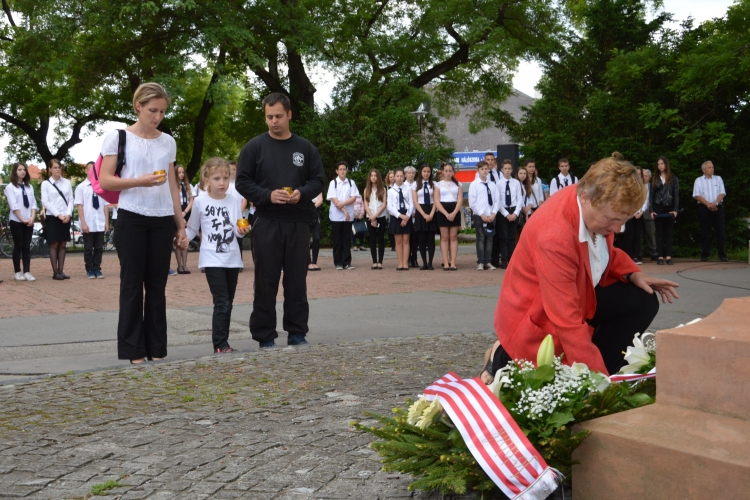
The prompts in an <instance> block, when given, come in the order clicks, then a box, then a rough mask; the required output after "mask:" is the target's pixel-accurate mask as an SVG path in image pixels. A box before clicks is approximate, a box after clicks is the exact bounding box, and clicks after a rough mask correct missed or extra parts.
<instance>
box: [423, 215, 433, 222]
mask: <svg viewBox="0 0 750 500" xmlns="http://www.w3.org/2000/svg"><path fill="white" fill-rule="evenodd" d="M424 220H425V222H432V214H427V215H425V216H424Z"/></svg>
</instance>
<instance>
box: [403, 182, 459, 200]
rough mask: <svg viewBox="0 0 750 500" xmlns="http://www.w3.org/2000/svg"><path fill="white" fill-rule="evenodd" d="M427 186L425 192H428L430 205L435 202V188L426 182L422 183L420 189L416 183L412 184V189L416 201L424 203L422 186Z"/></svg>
mask: <svg viewBox="0 0 750 500" xmlns="http://www.w3.org/2000/svg"><path fill="white" fill-rule="evenodd" d="M451 184H453V183H451ZM425 186H427V192H428V193H429V194H430V205H432V204H434V203H435V190H434V189H433V188H432V186H430V185H429V184H428V183H426V182H423V183H422V189H417V183H416V182H415V183H414V185H413V186H412V190H413V191H414V192H415V193H417V203H419V204H420V205H424V204H425V203H424V188H425Z"/></svg>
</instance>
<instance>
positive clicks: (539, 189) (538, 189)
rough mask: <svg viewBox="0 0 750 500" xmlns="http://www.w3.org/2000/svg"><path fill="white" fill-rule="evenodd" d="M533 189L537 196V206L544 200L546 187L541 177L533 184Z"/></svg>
mask: <svg viewBox="0 0 750 500" xmlns="http://www.w3.org/2000/svg"><path fill="white" fill-rule="evenodd" d="M531 191H532V192H533V193H534V196H535V197H536V202H537V205H536V206H539V202H540V201H544V187H543V186H542V179H540V178H539V177H537V178H536V180H535V181H534V184H532V185H531Z"/></svg>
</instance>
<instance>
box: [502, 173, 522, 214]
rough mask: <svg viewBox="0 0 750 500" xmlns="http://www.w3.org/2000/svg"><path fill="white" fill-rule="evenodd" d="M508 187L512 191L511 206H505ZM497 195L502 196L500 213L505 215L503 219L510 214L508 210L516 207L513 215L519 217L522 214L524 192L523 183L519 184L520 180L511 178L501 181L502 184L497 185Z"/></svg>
mask: <svg viewBox="0 0 750 500" xmlns="http://www.w3.org/2000/svg"><path fill="white" fill-rule="evenodd" d="M506 186H507V187H508V188H509V189H510V205H507V206H506V204H505V191H506V189H505V187H506ZM496 187H497V193H498V195H499V196H500V213H501V214H503V217H507V216H508V214H510V212H509V211H508V210H507V209H508V208H511V207H515V209H514V210H513V213H514V214H516V215H518V214H520V213H521V209H522V208H523V206H522V203H523V192H522V191H521V183H520V182H518V179H514V178H512V177H511V178H510V179H506V178H505V177H503V178H502V179H500V182H498V183H497V186H496Z"/></svg>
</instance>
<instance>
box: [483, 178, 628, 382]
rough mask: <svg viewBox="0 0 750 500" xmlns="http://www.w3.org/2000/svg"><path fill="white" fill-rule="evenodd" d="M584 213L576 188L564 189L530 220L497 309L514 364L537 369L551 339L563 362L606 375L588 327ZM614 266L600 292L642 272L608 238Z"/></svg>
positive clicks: (592, 307) (592, 300)
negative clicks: (518, 361)
mask: <svg viewBox="0 0 750 500" xmlns="http://www.w3.org/2000/svg"><path fill="white" fill-rule="evenodd" d="M579 225H580V211H579V209H578V203H577V201H576V186H575V185H572V186H569V187H567V188H564V189H562V190H560V191H558V192H557V193H555V195H554V196H552V197H551V198H550V199H549V200H547V201H546V202H545V203H544V204H543V205H542V206H541V207H540V208H539V210H537V211H536V212H534V215H533V217H530V218H529V220H528V222H527V223H526V226H525V227H524V228H523V232H522V233H521V239H520V241H519V242H518V246H517V247H516V250H515V251H514V252H513V259H512V260H511V262H510V265H509V266H508V270H507V271H506V272H505V277H504V278H503V285H502V288H501V290H500V300H499V301H498V303H497V308H496V309H495V331H496V332H497V337H498V339H499V340H500V343H501V344H502V346H503V348H504V349H505V351H506V352H507V353H508V354H509V355H510V357H511V358H513V359H527V360H529V361H532V362H534V363H536V354H537V351H538V349H539V345H540V344H541V342H542V339H544V337H545V336H546V335H547V334H550V333H551V334H552V336H553V337H554V340H555V355H557V356H559V355H560V354H562V353H563V352H564V353H565V357H564V358H563V361H564V362H565V363H566V364H568V365H570V364H572V363H573V362H579V363H586V365H588V367H589V368H590V369H592V370H594V371H599V372H602V373H605V374H607V369H606V367H605V366H604V360H603V359H602V356H601V353H600V352H599V349H598V348H597V347H596V346H595V345H594V344H593V343H592V342H591V337H592V336H593V334H594V330H593V328H591V327H589V325H588V324H587V323H586V320H587V319H589V320H590V319H591V318H593V317H594V312H596V293H595V292H594V286H593V283H592V281H591V264H590V261H589V251H588V244H587V243H581V242H579V241H578V229H579ZM606 241H607V248H608V249H609V264H608V265H607V268H606V269H605V270H604V274H602V278H601V280H600V282H599V284H600V285H601V286H607V285H611V284H612V283H614V282H616V281H618V280H619V281H624V280H623V278H622V276H623V275H625V274H628V273H634V272H638V271H639V270H640V269H639V268H638V266H637V265H635V263H634V262H633V260H632V259H631V258H630V257H628V255H627V254H626V253H625V252H623V251H622V250H619V249H616V248H614V247H613V246H612V243H613V241H614V234H610V235H609V236H607V237H606Z"/></svg>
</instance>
